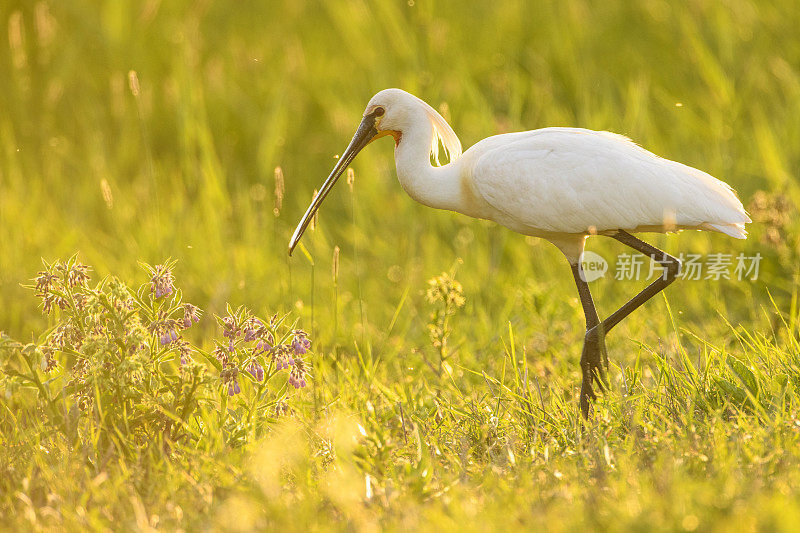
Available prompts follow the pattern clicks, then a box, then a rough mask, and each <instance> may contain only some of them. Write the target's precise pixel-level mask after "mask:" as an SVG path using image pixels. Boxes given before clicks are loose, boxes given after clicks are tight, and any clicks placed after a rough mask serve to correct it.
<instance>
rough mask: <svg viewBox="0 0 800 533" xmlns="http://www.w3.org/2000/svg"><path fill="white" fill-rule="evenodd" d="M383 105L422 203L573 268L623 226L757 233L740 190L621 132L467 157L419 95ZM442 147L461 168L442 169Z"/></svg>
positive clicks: (544, 138) (384, 125)
mask: <svg viewBox="0 0 800 533" xmlns="http://www.w3.org/2000/svg"><path fill="white" fill-rule="evenodd" d="M376 106H382V107H383V108H385V109H386V115H385V116H383V117H382V118H381V119H380V121H379V125H378V126H377V129H378V131H379V132H391V133H392V134H393V135H394V136H395V139H396V142H397V145H396V148H395V162H396V166H397V175H398V178H399V180H400V184H401V185H402V187H403V189H405V191H406V192H407V193H408V194H409V195H410V196H411V197H412V198H414V199H415V200H417V201H418V202H420V203H422V204H425V205H428V206H430V207H434V208H439V209H448V210H452V211H457V212H459V213H463V214H465V215H468V216H471V217H475V218H482V219H488V220H493V221H495V222H497V223H499V224H502V225H503V226H506V227H508V228H510V229H512V230H514V231H516V232H518V233H522V234H525V235H533V236H537V237H543V238H545V239H548V240H550V241H551V242H553V243H554V244H555V245H556V246H558V247H559V248H560V249H561V250H562V251H563V252H564V253H565V254H566V255H567V257H568V259H570V261H572V262H574V260H576V259H577V257H578V256H579V255H580V253H581V252H582V251H583V244H584V241H585V238H586V236H587V235H591V234H603V233H606V232H613V231H616V230H620V229H621V230H626V231H628V232H666V231H674V230H679V229H698V230H708V231H717V232H720V233H725V234H727V235H730V236H732V237H736V238H745V237H746V235H747V232H746V231H745V226H744V225H745V223H747V222H750V219H749V217H748V216H747V214H746V213H745V210H744V208H743V207H742V203H741V202H740V201H739V199H738V198H737V197H736V194H735V193H734V192H733V190H732V189H731V188H730V186H728V185H727V184H726V183H724V182H722V181H720V180H718V179H716V178H714V177H712V176H710V175H709V174H706V173H705V172H703V171H700V170H697V169H695V168H692V167H689V166H687V165H683V164H681V163H677V162H675V161H670V160H668V159H664V158H661V157H658V156H656V155H655V154H653V153H651V152H648V151H647V150H645V149H643V148H641V147H639V146H637V145H636V144H635V143H633V142H632V141H630V140H629V139H627V138H625V137H623V136H621V135H616V134H613V133H609V132H599V131H592V130H586V129H579V128H543V129H539V130H533V131H526V132H521V133H508V134H503V135H495V136H493V137H488V138H486V139H484V140H482V141H480V142H478V143H476V144H475V145H474V146H472V147H471V148H470V149H468V150H467V151H466V152H464V153H463V154H460V152H461V146H460V143H459V141H458V138H457V137H456V136H455V133H453V131H452V129H450V127H449V126H448V125H447V123H446V122H445V121H444V119H443V118H442V117H441V116H440V115H439V114H438V113H437V112H436V111H435V110H433V108H431V107H430V106H428V105H427V104H426V103H424V102H423V101H422V100H419V99H418V98H416V97H415V96H413V95H411V94H409V93H406V92H404V91H401V90H399V89H387V90H384V91H381V92H379V93H378V94H376V95H375V96H374V97H373V98H372V100H371V101H370V103H369V105H368V106H367V112H369V111H370V110H371V109H373V108H375V107H376ZM365 114H366V113H365ZM440 140H441V142H442V143H443V145H444V146H445V148H446V149H447V150H448V152H449V153H450V159H451V161H450V163H448V164H446V165H442V166H434V165H433V164H432V163H431V153H432V152H433V153H434V155H437V159H438V154H436V151H437V145H438V143H439V141H440ZM459 154H460V155H459Z"/></svg>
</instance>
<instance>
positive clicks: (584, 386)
mask: <svg viewBox="0 0 800 533" xmlns="http://www.w3.org/2000/svg"><path fill="white" fill-rule="evenodd" d="M570 266H571V267H572V276H573V277H574V278H575V285H577V286H578V296H579V297H580V299H581V305H582V306H583V314H584V315H585V316H586V333H587V335H586V338H585V339H584V343H583V352H582V353H581V373H582V375H583V380H582V381H581V397H580V403H581V412H582V413H583V416H584V418H587V417H588V416H589V400H594V399H596V398H597V396H596V395H595V393H594V390H593V389H592V381H597V385H598V386H599V387H600V388H601V389H602V388H603V387H604V383H605V377H606V376H605V370H606V369H605V368H603V365H602V360H603V355H602V354H605V336H604V335H593V336H592V337H591V338H590V336H589V335H588V333H589V331H592V330H595V331H596V328H597V327H598V326H599V325H600V317H598V316H597V309H596V308H595V306H594V300H592V293H591V292H590V291H589V285H588V284H587V283H586V281H585V279H584V275H583V272H582V270H581V264H580V263H575V264H571V265H570ZM606 361H608V358H607V357H606ZM606 366H608V363H606Z"/></svg>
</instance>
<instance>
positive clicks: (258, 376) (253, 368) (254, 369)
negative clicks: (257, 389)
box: [247, 361, 264, 381]
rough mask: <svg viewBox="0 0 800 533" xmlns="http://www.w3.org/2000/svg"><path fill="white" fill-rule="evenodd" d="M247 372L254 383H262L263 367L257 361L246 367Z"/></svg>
mask: <svg viewBox="0 0 800 533" xmlns="http://www.w3.org/2000/svg"><path fill="white" fill-rule="evenodd" d="M247 371H248V372H249V373H250V375H251V376H253V378H254V379H255V380H256V381H264V367H263V366H261V363H259V362H258V361H252V362H251V363H250V364H249V365H248V366H247Z"/></svg>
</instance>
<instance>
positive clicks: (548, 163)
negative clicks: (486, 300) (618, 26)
mask: <svg viewBox="0 0 800 533" xmlns="http://www.w3.org/2000/svg"><path fill="white" fill-rule="evenodd" d="M463 157H464V158H465V159H467V160H469V161H470V162H471V163H472V165H471V166H472V169H471V170H472V173H471V174H472V183H473V185H474V190H475V192H476V193H477V194H478V195H479V196H480V197H482V198H483V199H484V200H485V201H486V202H487V203H488V204H489V205H490V206H491V207H492V208H493V209H494V210H495V213H494V214H493V216H492V217H491V218H493V219H495V220H496V221H497V222H499V223H501V224H504V225H506V226H509V227H511V228H512V229H515V230H516V231H522V232H524V231H525V230H526V229H527V230H528V231H531V230H533V231H537V230H538V231H546V232H555V233H583V232H587V231H592V230H595V231H598V232H600V231H604V230H614V229H625V230H636V229H637V228H658V227H663V228H665V229H669V228H670V227H672V226H677V227H684V228H690V227H698V228H701V229H713V230H716V231H720V232H722V233H726V234H728V235H731V236H733V237H737V238H744V237H745V236H746V235H747V232H746V231H745V228H744V224H745V223H747V222H750V218H749V217H748V216H747V214H746V213H745V210H744V208H743V206H742V203H741V202H740V201H739V199H738V198H737V197H736V194H735V193H734V191H733V190H732V189H731V188H730V186H728V185H727V184H726V183H724V182H722V181H720V180H718V179H716V178H714V177H712V176H710V175H709V174H706V173H705V172H702V171H700V170H697V169H695V168H692V167H689V166H686V165H683V164H681V163H677V162H675V161H670V160H668V159H663V158H661V157H658V156H656V155H655V154H653V153H651V152H648V151H647V150H645V149H643V148H641V147H639V146H637V145H636V144H634V143H633V142H631V141H630V140H629V139H627V138H625V137H623V136H620V135H615V134H613V133H608V132H597V131H592V130H585V129H579V128H544V129H540V130H534V131H529V132H524V133H515V134H506V135H497V136H494V137H489V138H488V139H485V140H483V141H481V142H480V143H478V144H476V145H475V146H473V147H472V148H470V149H469V150H468V151H467V152H466V153H465V154H464V156H463Z"/></svg>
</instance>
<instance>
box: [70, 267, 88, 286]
mask: <svg viewBox="0 0 800 533" xmlns="http://www.w3.org/2000/svg"><path fill="white" fill-rule="evenodd" d="M90 270H92V268H91V267H89V266H87V265H82V264H81V263H75V264H74V265H72V268H70V269H69V272H68V273H67V284H68V285H69V286H70V287H75V286H77V285H83V284H84V283H86V282H87V281H89V271H90Z"/></svg>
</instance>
